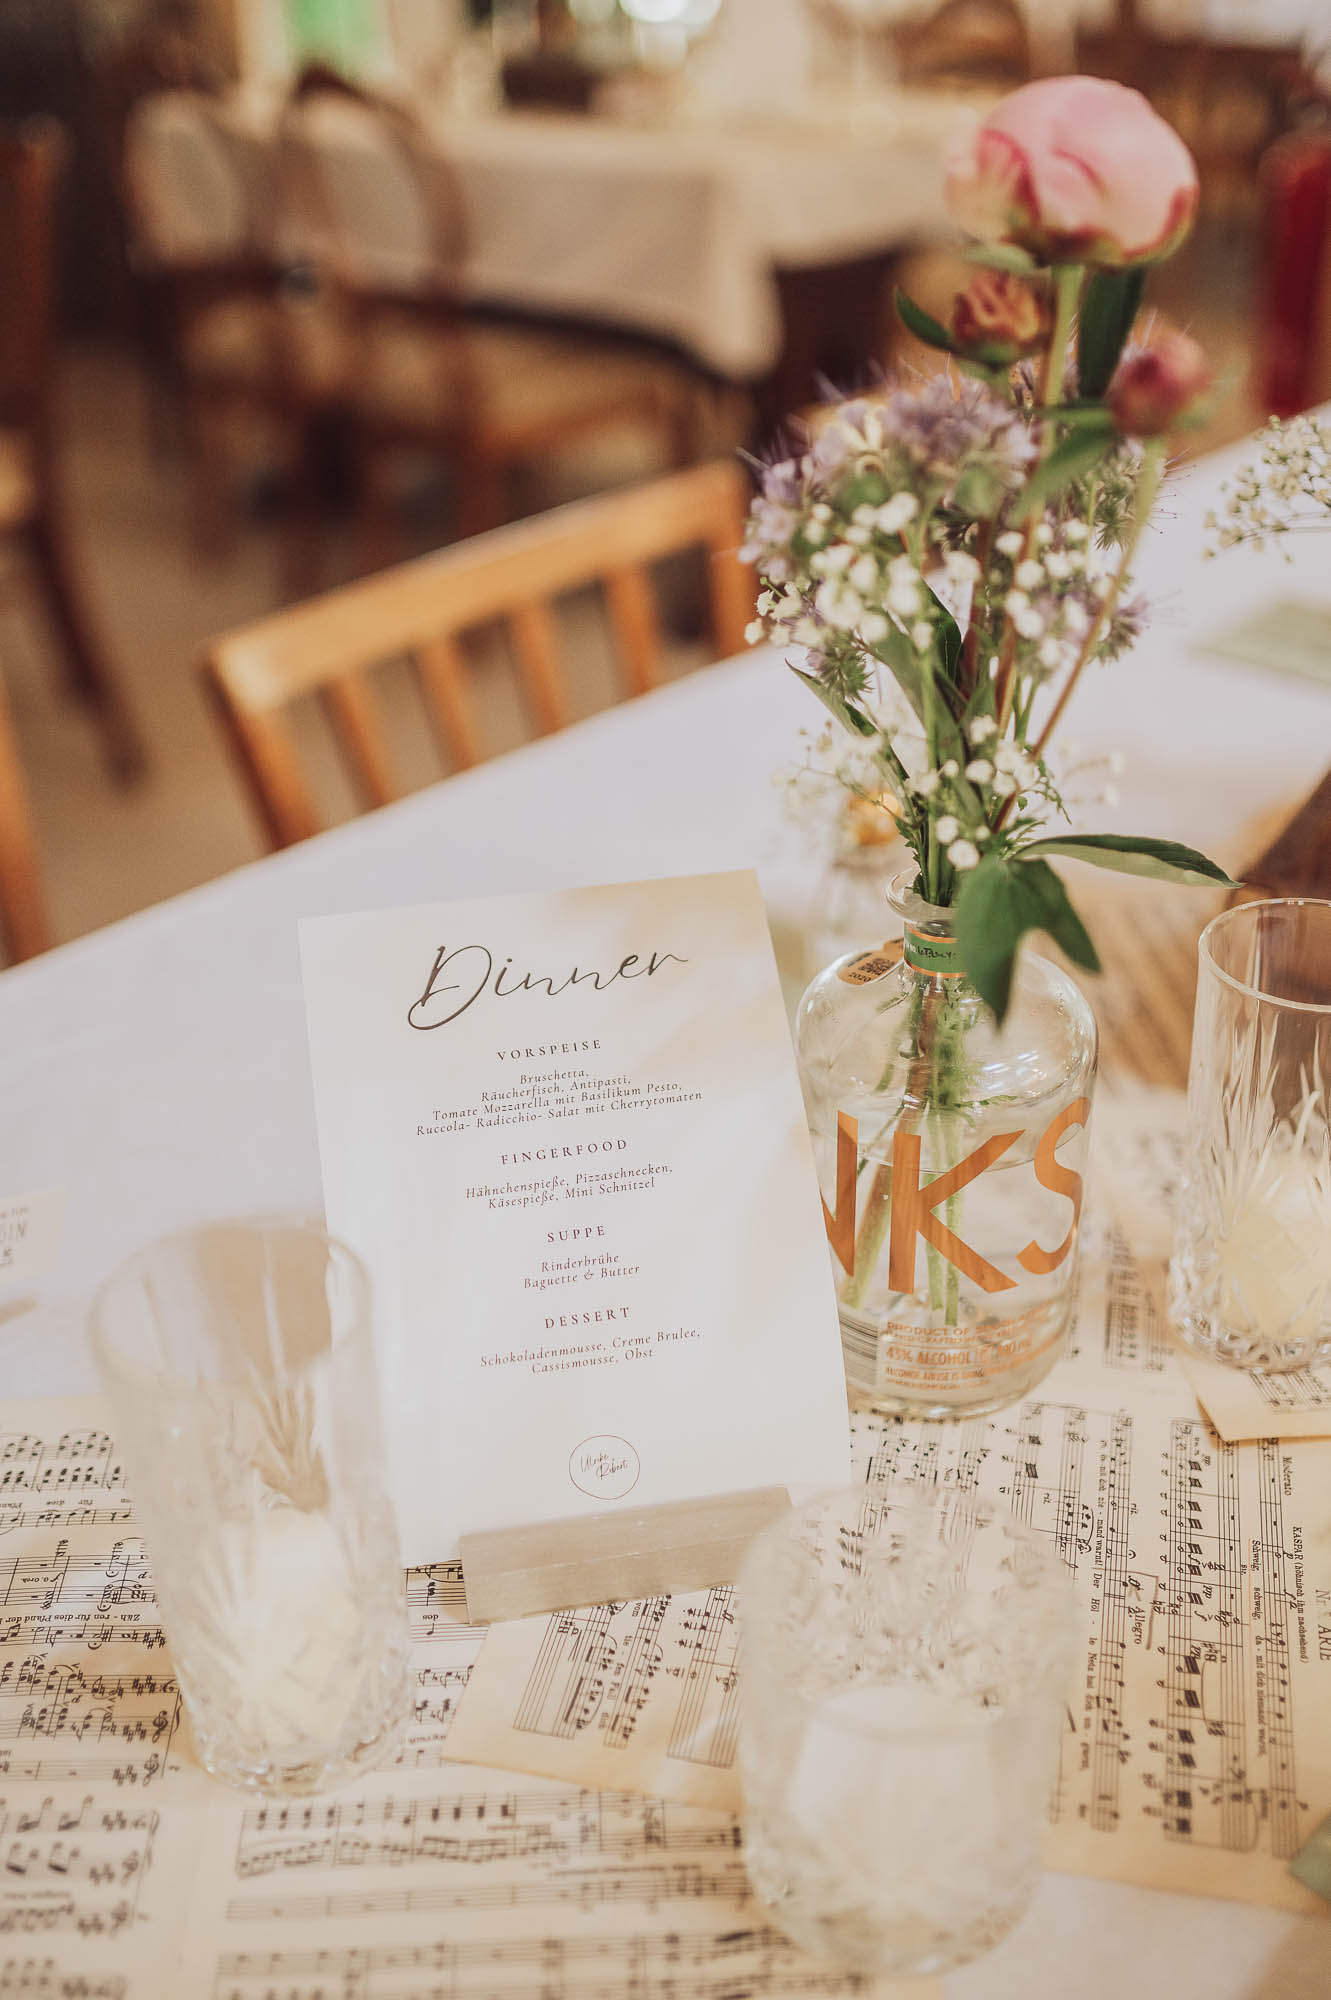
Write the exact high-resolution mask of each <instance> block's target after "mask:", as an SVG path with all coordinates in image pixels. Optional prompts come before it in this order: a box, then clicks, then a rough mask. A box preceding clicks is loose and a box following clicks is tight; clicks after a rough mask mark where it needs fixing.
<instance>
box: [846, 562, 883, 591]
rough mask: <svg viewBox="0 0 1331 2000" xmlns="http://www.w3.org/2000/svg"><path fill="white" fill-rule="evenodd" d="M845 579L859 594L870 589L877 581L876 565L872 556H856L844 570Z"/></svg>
mask: <svg viewBox="0 0 1331 2000" xmlns="http://www.w3.org/2000/svg"><path fill="white" fill-rule="evenodd" d="M846 581H847V582H848V583H849V584H851V585H852V586H853V587H854V589H856V590H858V591H859V592H860V593H861V594H863V593H864V592H865V591H869V590H872V589H873V587H874V585H875V584H876V583H877V581H878V565H877V563H876V562H875V561H874V559H873V557H872V556H856V558H855V560H854V562H853V563H852V564H851V566H850V568H849V569H848V570H847V571H846Z"/></svg>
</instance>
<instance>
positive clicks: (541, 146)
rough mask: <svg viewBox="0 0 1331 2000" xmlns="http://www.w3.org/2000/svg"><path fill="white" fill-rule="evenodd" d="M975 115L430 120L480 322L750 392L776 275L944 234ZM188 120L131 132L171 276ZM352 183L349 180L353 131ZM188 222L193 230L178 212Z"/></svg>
mask: <svg viewBox="0 0 1331 2000" xmlns="http://www.w3.org/2000/svg"><path fill="white" fill-rule="evenodd" d="M276 115H277V99H276V98H275V97H274V95H273V93H272V91H271V90H268V91H265V90H263V89H259V88H253V89H249V90H246V91H243V92H242V91H237V92H236V93H235V94H234V95H233V97H232V98H231V99H230V100H229V101H228V103H227V104H226V106H225V107H224V109H223V116H224V119H225V122H226V124H227V126H228V128H229V130H230V131H231V132H232V134H233V135H234V137H235V138H236V139H237V140H238V141H241V142H243V143H244V144H245V146H246V148H247V154H248V157H247V159H246V161H245V169H244V170H245V171H246V172H249V173H252V172H253V170H254V159H253V149H254V148H255V147H256V146H257V147H259V148H262V147H263V146H264V145H268V144H271V135H272V132H273V127H274V123H275V119H276ZM959 116H965V112H964V109H962V108H960V107H959V106H958V105H957V104H956V103H955V102H953V101H952V100H949V99H942V100H940V99H937V98H918V97H912V96H907V95H904V94H903V95H902V97H901V98H900V100H899V102H898V103H897V104H896V106H895V108H891V107H889V111H888V113H887V115H886V117H885V120H884V122H883V123H882V124H881V125H880V126H877V127H876V128H875V131H874V133H873V134H872V135H870V134H868V133H861V134H859V135H858V136H856V135H855V134H853V133H849V132H847V131H846V129H845V127H844V124H841V125H834V126H831V127H817V126H812V125H801V124H782V123H780V122H779V121H775V120H774V121H773V122H772V123H771V124H769V125H768V126H767V127H765V128H763V127H756V126H749V127H747V128H746V127H743V126H741V127H740V129H732V128H728V127H725V126H722V125H708V126H705V127H690V126H686V125H681V126H678V127H669V128H654V129H644V128H637V127H632V126H628V125H623V124H616V123H614V122H612V121H610V120H607V119H598V118H578V117H573V116H560V115H557V114H551V113H540V112H503V113H496V114H493V115H490V116H485V117H475V118H459V117H456V116H453V115H449V116H444V115H442V114H439V115H435V114H428V113H427V119H428V123H429V126H430V129H431V132H432V134H433V136H434V138H435V139H436V140H437V143H438V145H439V147H440V149H441V151H442V152H443V153H444V154H445V155H446V157H447V158H448V159H449V161H450V162H451V163H452V165H453V167H454V168H455V170H456V172H457V175H458V178H459V181H460V183H461V189H462V195H463V200H464V204H465V208H466V213H467V220H468V234H469V254H468V258H467V261H466V265H465V267H464V271H463V274H462V283H463V289H464V291H465V293H466V295H467V296H468V297H470V298H472V299H473V300H475V301H477V302H479V303H485V304H489V305H499V306H516V307H521V308H524V309H526V310H529V311H534V312H539V313H547V314H550V315H554V316H567V317H570V318H587V319H589V320H593V321H600V322H605V323H609V324H611V325H615V326H619V327H624V328H626V329H629V330H631V331H636V332H641V333H645V334H650V335H653V336H655V337H657V338H660V339H664V340H670V341H674V342H677V343H678V344H679V345H680V346H681V347H683V348H684V349H685V350H686V351H687V352H689V353H691V354H693V355H695V356H696V357H697V358H698V359H699V360H700V361H702V362H703V363H704V364H705V365H706V366H708V367H709V368H711V369H713V370H715V371H716V373H718V374H720V375H722V376H726V377H729V378H732V379H734V380H752V379H755V378H757V377H759V376H761V375H764V374H765V373H766V372H767V371H768V370H769V369H770V368H771V367H772V366H773V364H774V363H775V361H776V359H777V356H778V353H779V351H780V347H781V341H782V325H781V314H780V306H779V300H778V296H777V288H776V280H775V276H774V268H775V267H776V266H778V265H785V266H792V267H795V268H801V269H802V268H806V267H817V266H820V265H825V264H832V263H836V262H841V261H845V260H848V259H851V258H855V257H860V256H869V255H873V254H877V253H879V252H888V251H891V250H893V249H896V248H898V247H900V246H901V245H902V244H904V243H907V242H910V241H912V240H916V239H919V238H923V237H928V236H935V235H938V234H941V233H944V232H946V230H947V227H948V224H947V217H946V211H945V209H944V205H943V197H942V183H943V175H942V165H941V155H942V149H943V146H944V143H945V140H946V137H947V134H948V133H949V131H951V130H952V129H953V128H954V127H955V125H956V123H957V120H958V117H959ZM181 117H182V101H181V100H180V99H179V98H172V97H171V96H170V95H166V96H164V97H163V98H162V99H161V100H157V101H152V100H150V101H149V102H148V103H146V104H145V105H144V106H143V107H142V108H141V109H140V111H139V112H138V113H137V114H136V118H135V122H134V125H133V127H132V132H131V144H132V147H133V149H134V156H135V158H136V161H137V173H138V178H139V181H140V183H141V184H143V185H146V186H148V188H149V189H150V193H149V197H148V199H147V201H146V203H145V208H146V210H147V213H148V217H149V219H150V221H151V223H152V226H153V228H154V230H155V231H156V232H157V234H158V241H157V244H156V251H157V254H158V255H159V257H161V258H162V259H163V261H166V262H170V261H172V259H173V258H174V257H175V256H177V255H179V254H198V252H199V242H198V235H199V225H198V221H197V218H196V216H195V214H194V213H193V212H192V209H191V208H190V207H189V204H190V203H192V202H194V201H195V199H196V190H195V183H196V182H197V180H198V178H199V177H198V175H197V174H191V175H190V176H189V179H188V180H187V178H186V171H185V167H184V166H183V165H182V158H183V153H184V150H185V149H184V148H183V146H182V137H181V131H180V123H181ZM327 143H329V144H330V145H332V144H334V143H336V145H337V146H338V147H339V148H340V149H341V153H342V158H341V162H340V171H341V173H342V178H343V181H344V184H345V183H347V182H350V181H353V180H354V178H355V174H356V169H357V163H356V158H355V140H354V137H353V135H352V134H351V132H350V131H344V132H343V133H341V134H339V136H338V139H337V141H336V142H334V141H332V140H331V139H330V140H329V141H328V142H327ZM364 185H365V201H364V209H363V220H362V221H361V222H360V223H359V224H358V225H357V226H356V240H355V242H354V244H353V246H352V247H353V251H354V254H355V257H356V261H357V263H358V265H359V266H360V267H361V268H362V269H364V270H366V271H367V272H371V273H375V274H377V275H380V276H382V277H383V278H384V279H386V280H387V281H389V282H393V281H394V280H399V281H400V280H401V279H403V278H404V277H409V275H410V273H409V271H404V270H402V269H399V268H397V266H396V264H395V257H396V256H397V254H398V253H397V252H395V250H394V248H393V246H392V242H391V238H392V235H393V224H392V223H391V222H388V221H387V220H386V218H385V214H384V205H383V196H382V192H381V190H379V189H376V187H375V186H374V184H373V182H372V180H371V178H370V177H369V176H368V175H367V176H366V178H365V183H364ZM177 211H179V212H178V213H177Z"/></svg>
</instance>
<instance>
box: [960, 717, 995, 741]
mask: <svg viewBox="0 0 1331 2000" xmlns="http://www.w3.org/2000/svg"><path fill="white" fill-rule="evenodd" d="M966 734H967V735H968V736H969V737H970V740H971V742H972V743H987V742H988V741H989V738H990V737H991V736H997V734H998V724H997V723H996V722H995V721H994V718H993V716H992V715H977V716H974V717H972V719H971V721H970V722H968V723H967V725H966Z"/></svg>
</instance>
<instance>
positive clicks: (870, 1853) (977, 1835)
mask: <svg viewBox="0 0 1331 2000" xmlns="http://www.w3.org/2000/svg"><path fill="white" fill-rule="evenodd" d="M1011 1720H1012V1718H1011V1716H1010V1714H1008V1713H1007V1712H1006V1711H1005V1710H1003V1709H1001V1708H981V1707H979V1706H978V1705H977V1704H976V1703H975V1702H974V1701H972V1700H968V1699H966V1698H965V1697H964V1696H962V1695H958V1694H951V1693H948V1692H946V1691H945V1690H940V1689H938V1688H936V1687H931V1686H925V1685H922V1684H919V1683H916V1682H903V1683H898V1684H896V1685H890V1686H863V1685H858V1684H857V1685H855V1686H852V1687H849V1688H846V1689H844V1690H843V1691H842V1692H841V1693H840V1694H836V1695H833V1696H832V1697H831V1698H830V1699H829V1700H828V1701H826V1702H825V1703H824V1704H823V1705H822V1706H821V1707H820V1708H819V1709H818V1711H817V1712H816V1713H815V1714H814V1715H813V1716H812V1718H811V1719H810V1721H809V1723H808V1726H807V1728H806V1730H805V1736H804V1742H803V1744H802V1746H801V1748H800V1753H799V1757H798V1759H797V1761H796V1765H795V1770H794V1774H793V1776H792V1778H791V1783H790V1791H789V1794H788V1807H789V1811H790V1814H791V1817H792V1818H793V1819H794V1820H795V1821H796V1822H797V1823H798V1825H799V1827H800V1829H801V1832H802V1834H803V1835H805V1836H807V1838H808V1839H810V1840H811V1841H812V1842H813V1843H814V1844H815V1845H816V1846H817V1847H819V1848H820V1849H821V1850H822V1851H823V1854H824V1856H825V1857H826V1858H827V1859H828V1860H834V1861H835V1862H836V1863H837V1864H838V1866H839V1868H840V1869H841V1870H842V1872H843V1875H844V1879H845V1882H846V1885H847V1888H848V1890H850V1891H851V1892H852V1893H855V1891H854V1885H855V1884H857V1883H862V1884H863V1885H864V1888H865V1889H866V1890H869V1891H871V1892H872V1893H881V1892H882V1891H883V1890H886V1891H887V1892H888V1893H889V1894H891V1893H893V1892H897V1893H900V1894H901V1895H903V1896H907V1897H909V1896H911V1895H912V1894H919V1893H920V1892H921V1890H923V1891H924V1892H925V1894H926V1898H927V1892H928V1891H929V1890H931V1889H932V1890H934V1891H936V1890H937V1889H938V1888H939V1887H941V1886H944V1885H946V1884H948V1883H953V1884H955V1883H956V1882H958V1881H961V1880H964V1879H966V1876H967V1874H968V1872H970V1871H973V1873H972V1879H973V1880H975V1881H978V1882H983V1881H984V1880H986V1879H987V1878H988V1877H989V1876H990V1875H991V1874H992V1870H993V1865H994V1858H995V1854H996V1853H997V1852H999V1851H1000V1848H1001V1843H1002V1842H1003V1841H1004V1840H1005V1839H1010V1837H1011V1828H1012V1819H1013V1801H1012V1799H1011V1796H1010V1794H1009V1792H1008V1789H1007V1784H1006V1782H1005V1780H1006V1779H1007V1778H1008V1777H1010V1775H1011V1774H1010V1773H1005V1771H1004V1768H1003V1767H1004V1764H1005V1762H1006V1761H1007V1760H1006V1757H1005V1755H1004V1741H1003V1739H1004V1737H1006V1739H1007V1742H1008V1745H1009V1746H1010V1745H1011V1731H1010V1730H1008V1731H1006V1732H1004V1731H1002V1730H1001V1725H1002V1724H1003V1723H1004V1722H1009V1723H1010V1722H1011Z"/></svg>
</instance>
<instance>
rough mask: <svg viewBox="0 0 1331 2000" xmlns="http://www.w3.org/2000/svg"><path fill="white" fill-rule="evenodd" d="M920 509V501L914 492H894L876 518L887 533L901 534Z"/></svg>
mask: <svg viewBox="0 0 1331 2000" xmlns="http://www.w3.org/2000/svg"><path fill="white" fill-rule="evenodd" d="M919 511H920V503H919V501H918V500H917V499H916V498H915V495H914V494H913V493H894V494H893V495H892V498H891V499H890V500H885V501H884V502H883V504H882V506H881V507H880V508H879V509H878V510H877V513H876V515H875V517H874V518H875V519H876V521H877V523H878V526H879V527H880V528H881V529H882V531H883V533H884V534H885V535H899V534H900V533H901V530H902V529H903V528H904V527H905V526H906V525H907V523H908V522H910V521H913V520H914V519H915V516H916V515H917V514H918V513H919Z"/></svg>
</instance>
